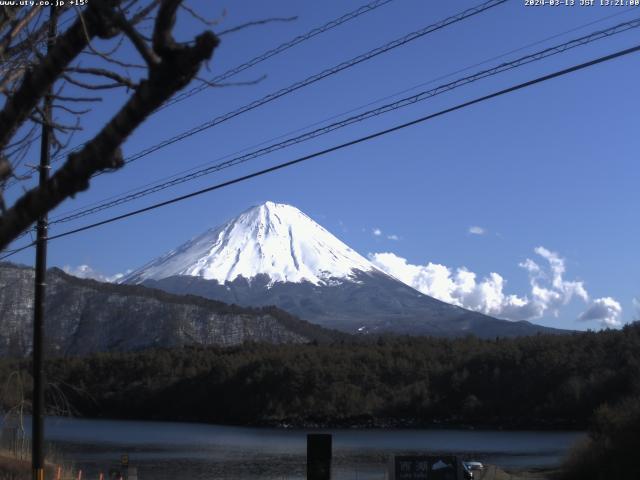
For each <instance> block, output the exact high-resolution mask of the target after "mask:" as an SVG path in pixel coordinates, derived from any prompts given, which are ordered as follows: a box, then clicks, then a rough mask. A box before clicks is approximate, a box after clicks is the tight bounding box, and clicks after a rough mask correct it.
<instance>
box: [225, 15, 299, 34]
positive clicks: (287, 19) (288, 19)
mask: <svg viewBox="0 0 640 480" xmlns="http://www.w3.org/2000/svg"><path fill="white" fill-rule="evenodd" d="M297 19H298V17H274V18H266V19H264V20H254V21H252V22H247V23H243V24H241V25H238V26H236V27H231V28H228V29H226V30H223V31H221V32H220V33H218V34H217V35H218V36H219V37H221V36H223V35H228V34H230V33H236V32H239V31H240V30H244V29H245V28H249V27H255V26H257V25H266V24H267V23H273V22H293V21H295V20H297Z"/></svg>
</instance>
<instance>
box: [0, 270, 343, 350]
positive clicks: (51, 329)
mask: <svg viewBox="0 0 640 480" xmlns="http://www.w3.org/2000/svg"><path fill="white" fill-rule="evenodd" d="M33 277H34V272H33V269H31V268H27V267H21V266H16V265H12V264H6V263H3V264H0V355H3V356H6V355H18V356H21V355H25V354H28V353H29V352H30V351H31V326H32V315H33V311H32V308H33V281H34V280H33ZM47 285H48V287H47V295H46V307H45V315H46V322H47V323H46V331H47V340H48V343H49V345H48V349H49V351H50V353H52V354H60V355H83V354H86V353H91V352H101V351H130V350H139V349H142V348H147V347H176V346H181V345H193V344H196V345H223V346H224V345H237V344H241V343H243V342H245V341H256V342H271V343H288V342H293V343H300V342H309V341H314V340H316V341H328V340H331V339H333V338H336V336H338V337H340V334H338V333H337V332H330V331H328V330H325V329H323V328H321V327H318V326H317V325H312V324H309V323H307V322H304V321H301V320H299V319H297V318H295V317H293V316H291V315H289V314H288V313H286V312H284V311H282V310H280V309H277V308H274V307H271V308H261V309H252V308H242V307H238V306H235V305H226V304H223V303H220V302H216V301H212V300H206V299H204V298H200V297H195V296H178V295H173V294H170V293H166V292H163V291H159V290H151V289H149V288H146V287H143V286H135V285H113V284H108V283H100V282H96V281H93V280H84V279H79V278H76V277H73V276H70V275H67V274H65V273H64V272H62V271H61V270H59V269H56V268H54V269H51V270H49V271H48V273H47Z"/></svg>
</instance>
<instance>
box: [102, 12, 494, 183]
mask: <svg viewBox="0 0 640 480" xmlns="http://www.w3.org/2000/svg"><path fill="white" fill-rule="evenodd" d="M505 2H507V0H488V1H486V2H484V3H482V4H480V5H478V6H475V7H472V8H468V9H466V10H464V11H462V12H460V13H458V14H456V15H453V16H450V17H447V18H445V19H444V20H441V21H440V22H437V23H434V24H432V25H428V26H426V27H424V28H421V29H420V30H416V31H415V32H411V33H409V34H407V35H405V36H403V37H401V38H398V39H396V40H393V41H391V42H388V43H386V44H384V45H382V46H380V47H377V48H374V49H373V50H369V51H368V52H366V53H363V54H361V55H358V56H356V57H354V58H352V59H350V60H347V61H345V62H342V63H340V64H338V65H336V66H334V67H331V68H328V69H326V70H323V71H322V72H320V73H317V74H315V75H312V76H310V77H307V78H306V79H304V80H300V81H298V82H295V83H293V84H291V85H289V86H288V87H285V88H282V89H280V90H278V91H276V92H273V93H270V94H268V95H266V96H264V97H262V98H261V99H259V100H254V101H253V102H251V103H249V104H247V105H244V106H242V107H240V108H238V109H236V110H233V111H231V112H227V113H225V114H223V115H219V116H217V117H215V118H213V119H212V120H209V121H207V122H205V123H202V124H200V125H198V126H196V127H193V128H191V129H189V130H186V131H184V132H182V133H179V134H178V135H175V136H173V137H171V138H169V139H166V140H163V141H162V142H159V143H156V144H155V145H152V146H150V147H147V148H146V149H144V150H141V151H139V152H137V153H135V154H133V155H130V156H129V157H127V158H126V159H125V163H132V162H134V161H136V160H139V159H140V158H143V157H146V156H147V155H149V154H151V153H154V152H156V151H158V150H160V149H162V148H165V147H167V146H169V145H172V144H174V143H176V142H179V141H182V140H184V139H186V138H188V137H191V136H193V135H195V134H197V133H200V132H202V131H204V130H207V129H209V128H212V127H214V126H216V125H219V124H221V123H223V122H226V121H227V120H231V119H232V118H235V117H237V116H239V115H241V114H243V113H246V112H248V111H251V110H253V109H255V108H258V107H260V106H262V105H265V104H267V103H269V102H272V101H274V100H276V99H278V98H280V97H283V96H285V95H288V94H290V93H292V92H295V91H296V90H299V89H301V88H303V87H307V86H309V85H311V84H313V83H315V82H318V81H320V80H322V79H324V78H327V77H330V76H332V75H335V74H337V73H339V72H341V71H343V70H346V69H348V68H351V67H353V66H355V65H358V64H360V63H362V62H365V61H367V60H370V59H372V58H374V57H377V56H378V55H381V54H383V53H386V52H388V51H390V50H393V49H394V48H397V47H401V46H403V45H406V44H407V43H409V42H412V41H414V40H417V39H419V38H421V37H424V36H425V35H428V34H430V33H433V32H435V31H438V30H441V29H443V28H445V27H448V26H449V25H453V24H455V23H458V22H461V21H462V20H465V19H467V18H469V17H472V16H474V15H477V14H479V13H482V12H484V11H486V10H489V9H491V8H493V7H496V6H498V5H501V4H503V3H505ZM101 173H102V172H98V173H96V174H95V175H94V176H98V175H101Z"/></svg>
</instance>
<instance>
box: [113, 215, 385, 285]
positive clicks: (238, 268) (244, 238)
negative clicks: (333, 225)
mask: <svg viewBox="0 0 640 480" xmlns="http://www.w3.org/2000/svg"><path fill="white" fill-rule="evenodd" d="M372 270H375V271H378V270H377V268H376V267H375V266H374V265H373V264H371V263H370V262H369V261H368V260H367V259H366V258H364V257H363V256H361V255H360V254H358V253H357V252H355V251H354V250H352V249H351V248H349V247H348V246H347V245H345V244H344V243H343V242H341V241H340V240H338V239H337V238H336V237H334V236H333V235H332V234H331V233H329V232H328V231H327V230H325V229H324V228H323V227H321V226H320V225H318V224H317V223H316V222H314V221H313V220H312V219H311V218H309V217H308V216H307V215H305V214H304V213H302V212H301V211H300V210H298V209H297V208H295V207H292V206H290V205H284V204H277V203H273V202H265V203H263V204H262V205H258V206H256V207H252V208H250V209H248V210H246V211H245V212H243V213H241V214H240V215H239V216H238V217H236V218H234V219H232V220H230V221H229V222H227V223H226V224H224V225H222V226H220V227H216V228H213V229H210V230H208V231H206V232H204V233H203V234H202V235H200V236H198V237H196V238H194V239H192V240H190V241H189V242H187V243H185V244H183V245H182V246H180V247H179V248H177V249H176V250H172V251H170V252H169V253H167V254H165V255H163V256H162V257H160V258H158V259H156V260H153V261H152V262H150V263H148V264H147V265H145V266H143V267H142V268H140V269H138V270H136V271H134V272H132V273H131V274H129V275H127V276H126V277H124V278H123V279H122V280H121V283H142V282H143V281H145V280H160V279H163V278H168V277H172V276H175V275H189V276H195V277H200V278H203V279H206V280H217V281H218V282H219V283H220V284H223V283H225V282H230V281H233V280H235V279H236V278H237V277H239V276H242V277H244V278H247V279H249V278H253V277H255V276H256V275H259V274H266V275H268V276H269V278H270V279H271V282H272V283H274V282H293V283H299V282H302V281H305V280H306V281H308V282H311V283H313V284H315V285H320V284H322V285H326V284H329V283H331V279H336V278H350V277H351V276H352V274H353V273H354V272H356V271H362V272H368V271H372Z"/></svg>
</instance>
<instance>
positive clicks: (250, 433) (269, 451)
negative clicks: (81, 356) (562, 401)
mask: <svg viewBox="0 0 640 480" xmlns="http://www.w3.org/2000/svg"><path fill="white" fill-rule="evenodd" d="M45 428H46V434H45V435H46V438H47V439H48V440H49V441H51V444H52V447H53V448H54V449H55V450H56V451H58V452H60V453H61V454H63V456H64V458H65V459H69V460H72V461H73V462H75V464H76V465H77V466H78V467H80V468H82V469H83V473H84V475H83V478H84V479H88V480H92V479H93V478H96V479H97V478H98V477H97V475H98V473H99V472H105V473H106V472H108V470H109V468H110V467H112V466H115V465H117V464H118V463H119V461H120V455H122V454H125V453H126V454H128V455H129V459H130V460H129V461H130V464H131V465H132V466H136V467H137V468H138V478H139V480H213V479H229V480H230V479H244V480H258V479H260V480H283V479H290V480H293V479H303V478H304V473H305V468H306V467H305V466H306V463H305V462H306V457H305V455H306V434H307V433H312V432H320V431H322V432H323V433H332V434H333V455H334V457H333V478H335V479H336V480H350V479H354V480H355V479H358V480H367V479H369V480H374V479H378V480H382V479H384V478H386V475H385V472H386V470H387V465H388V462H389V459H390V457H391V456H392V455H394V454H406V453H425V454H428V453H452V454H457V455H462V456H463V458H465V459H468V460H480V461H485V462H488V463H494V464H497V465H500V466H522V467H533V466H552V465H555V464H558V463H559V462H560V461H561V459H562V456H563V455H564V454H565V453H566V452H567V450H568V449H569V448H570V447H571V445H572V444H573V443H574V442H576V441H577V440H579V439H580V438H582V437H583V436H584V434H583V433H580V432H538V431H515V432H513V431H492V430H392V429H390V430H359V429H354V430H334V429H329V430H295V429H272V428H245V427H227V426H219V425H206V424H197V423H172V422H136V421H116V420H84V419H70V418H48V419H47V422H46V427H45Z"/></svg>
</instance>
